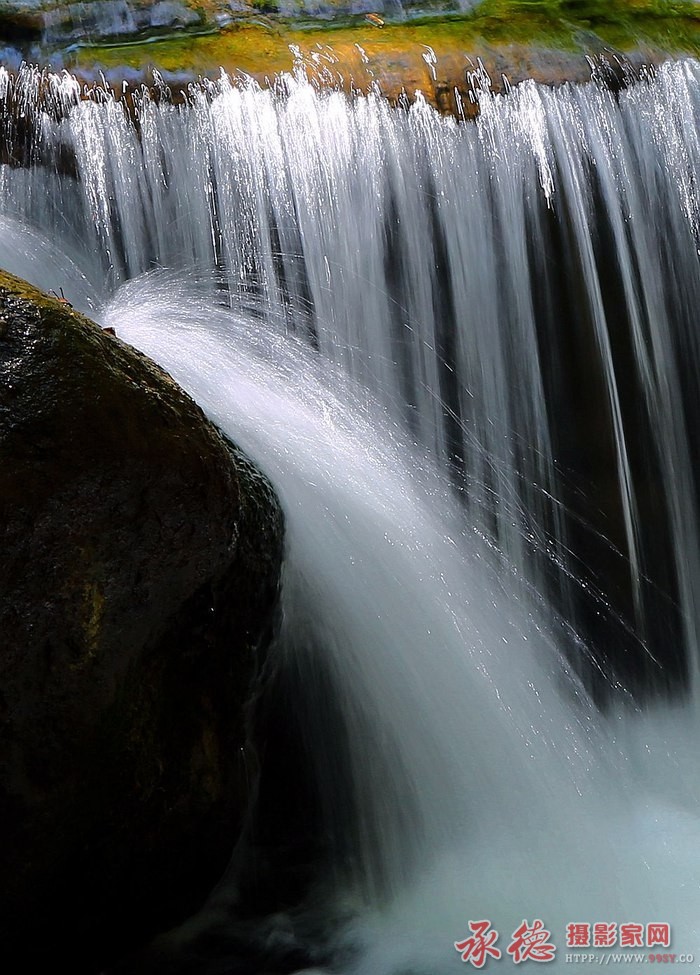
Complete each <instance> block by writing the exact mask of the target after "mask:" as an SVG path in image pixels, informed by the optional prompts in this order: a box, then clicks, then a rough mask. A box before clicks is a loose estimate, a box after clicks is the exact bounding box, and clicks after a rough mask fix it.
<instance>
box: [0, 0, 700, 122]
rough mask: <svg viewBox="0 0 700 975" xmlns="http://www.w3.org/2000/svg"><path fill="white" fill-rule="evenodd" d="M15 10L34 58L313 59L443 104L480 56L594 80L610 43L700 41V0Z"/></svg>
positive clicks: (624, 50) (681, 45) (187, 72)
mask: <svg viewBox="0 0 700 975" xmlns="http://www.w3.org/2000/svg"><path fill="white" fill-rule="evenodd" d="M122 8H123V9H122ZM4 24H5V25H7V24H13V25H14V28H13V29H5V31H4V37H5V38H7V39H8V40H9V42H10V43H15V44H16V45H17V46H18V50H19V49H21V54H22V56H24V57H25V58H28V59H31V60H35V61H39V62H46V61H49V62H50V63H51V64H52V66H54V67H57V68H63V67H66V68H68V69H69V70H71V71H74V72H75V73H76V74H78V76H80V77H81V78H84V79H85V80H88V81H93V80H99V78H100V77H101V74H102V73H103V72H104V74H105V75H106V77H107V78H108V80H109V81H110V82H112V83H113V84H114V85H115V86H116V85H120V84H121V81H122V80H123V79H124V78H126V79H127V80H131V81H132V82H134V83H141V82H142V81H144V80H148V79H149V78H150V76H151V72H152V70H153V69H157V70H158V71H159V72H160V73H161V74H163V76H164V77H165V80H166V81H167V82H168V83H174V84H186V83H187V82H189V81H191V80H192V79H195V78H197V77H199V76H200V75H201V76H209V77H211V76H213V75H216V74H218V71H219V69H220V68H221V67H223V68H224V69H225V70H226V71H228V72H230V73H235V72H236V71H243V72H245V73H247V74H250V75H252V76H254V77H255V78H256V79H258V80H260V81H261V82H263V83H264V82H265V79H267V78H272V77H274V76H275V75H277V74H279V73H280V72H284V71H289V70H291V69H292V68H293V67H294V65H295V60H296V62H297V63H298V61H299V59H302V60H304V62H305V63H306V64H307V66H308V70H309V72H310V73H311V74H312V75H314V74H315V75H316V76H317V77H319V78H322V79H323V80H324V81H326V82H328V81H330V82H331V83H333V81H334V80H337V81H338V82H339V83H342V84H344V86H345V87H346V88H347V87H350V85H352V86H353V87H356V88H359V89H360V90H366V89H367V88H368V87H369V86H370V85H372V84H373V83H378V84H379V86H380V88H381V89H382V90H383V91H384V92H385V94H387V95H388V97H390V98H392V97H396V96H397V95H398V94H399V93H400V92H401V91H402V89H405V90H406V91H407V92H408V93H409V94H411V93H412V92H413V91H414V90H415V89H417V88H420V89H421V90H423V91H425V92H426V93H427V95H428V97H429V99H431V100H432V101H434V102H436V103H438V104H439V103H440V100H441V92H444V91H451V90H452V89H453V88H454V87H458V88H462V87H463V86H464V78H465V71H467V70H469V69H470V68H471V67H472V66H473V65H475V64H476V62H477V60H478V59H481V60H482V61H483V63H484V64H485V65H486V67H487V70H489V72H490V73H491V74H492V76H493V77H494V78H495V79H499V78H500V75H501V74H502V73H503V74H506V75H507V76H508V78H509V80H510V81H511V82H517V81H519V80H521V79H522V78H525V77H534V78H535V79H537V80H541V81H544V82H548V83H557V82H560V81H565V80H573V81H579V80H586V79H587V78H588V77H589V76H590V70H589V66H588V62H587V61H586V58H587V57H591V56H596V55H599V54H600V53H601V52H608V54H609V55H611V56H612V57H613V58H614V57H615V56H616V55H617V54H623V55H629V56H631V58H632V61H633V62H637V63H639V62H647V63H658V62H659V61H661V60H662V59H663V58H664V57H667V56H669V55H678V54H691V55H700V3H699V2H697V0H467V2H466V3H465V2H464V0H461V2H458V0H427V2H418V0H404V3H403V4H402V3H399V2H398V0H156V2H153V0H133V2H129V3H126V0H89V2H87V3H75V4H65V3H64V4H58V3H56V2H55V0H44V2H41V0H13V2H12V3H7V2H4V0H0V36H3V34H2V27H3V25H4ZM13 31H14V33H13ZM13 37H14V38H15V40H14V41H13ZM2 60H3V54H2V45H1V44H0V62H2Z"/></svg>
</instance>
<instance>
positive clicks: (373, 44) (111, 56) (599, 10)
mask: <svg viewBox="0 0 700 975" xmlns="http://www.w3.org/2000/svg"><path fill="white" fill-rule="evenodd" d="M596 41H597V42H598V43H601V44H604V45H609V46H612V47H615V48H617V49H620V50H622V51H625V50H630V49H633V48H636V47H639V46H643V47H650V48H654V49H656V50H659V51H664V52H668V53H688V54H700V5H698V4H695V3H692V2H690V0H484V2H483V3H482V4H480V5H479V7H477V8H476V10H475V11H473V12H472V13H471V14H470V15H463V16H452V17H441V18H440V19H430V20H423V21H411V22H408V23H406V22H404V23H387V24H385V26H384V27H381V28H380V27H375V26H373V25H371V24H369V23H368V22H367V21H366V20H364V18H363V19H361V20H358V19H357V18H356V22H355V23H350V24H348V23H344V24H331V25H328V26H324V27H322V28H321V27H311V28H309V29H301V28H300V27H299V26H294V25H290V24H287V23H285V22H282V21H279V20H273V19H270V18H268V19H266V21H265V22H264V23H263V22H261V21H260V20H257V21H255V22H250V21H248V22H240V23H238V24H234V25H232V26H229V27H228V28H225V29H223V30H221V31H217V32H216V33H213V34H208V35H204V36H202V35H200V36H193V35H187V34H180V35H178V36H176V37H169V38H167V39H162V40H156V41H153V42H152V43H150V44H126V45H121V46H94V47H90V46H87V47H84V48H82V49H81V50H80V51H78V52H76V54H75V56H74V57H75V60H74V63H73V65H72V66H73V67H74V68H75V69H76V70H78V71H80V70H81V69H82V70H85V69H88V68H89V67H92V66H93V65H95V64H97V65H99V66H101V67H104V68H106V69H114V68H117V67H119V66H125V67H129V68H132V69H136V70H146V69H147V68H149V67H151V66H154V67H158V68H160V69H162V70H164V71H170V72H176V73H187V74H192V75H195V76H196V75H197V74H200V73H211V71H212V70H213V69H215V68H217V67H218V66H222V67H224V68H225V69H226V70H229V71H233V70H235V69H240V70H242V71H245V72H248V73H251V74H255V75H260V74H263V75H264V74H268V75H274V74H276V73H278V72H280V71H286V70H289V69H290V68H291V66H292V63H293V59H292V55H291V53H290V45H296V46H298V47H299V48H300V49H301V50H302V52H311V51H314V50H315V51H318V50H319V47H320V48H322V49H327V48H328V47H330V48H331V49H332V51H333V53H334V55H335V56H336V57H337V58H338V70H342V67H343V66H344V65H347V66H349V67H350V68H352V67H353V65H355V64H356V63H359V62H360V58H359V52H358V51H357V47H356V45H360V46H361V47H362V48H363V49H364V51H365V52H366V55H367V56H368V57H369V58H370V62H371V61H372V60H373V59H379V60H380V61H382V62H384V61H386V59H393V60H395V61H398V62H413V61H416V59H417V61H422V53H423V51H424V50H425V46H426V45H427V46H430V47H432V48H433V50H434V51H435V53H436V55H437V56H438V58H440V57H441V56H450V55H452V56H454V55H456V54H460V55H463V54H464V53H469V52H476V53H478V52H479V49H480V47H481V46H482V45H487V46H493V47H503V46H509V45H513V44H515V45H528V46H536V47H538V48H549V49H558V50H561V51H575V50H581V49H582V48H584V49H585V48H590V47H591V44H592V43H593V44H595V42H596Z"/></svg>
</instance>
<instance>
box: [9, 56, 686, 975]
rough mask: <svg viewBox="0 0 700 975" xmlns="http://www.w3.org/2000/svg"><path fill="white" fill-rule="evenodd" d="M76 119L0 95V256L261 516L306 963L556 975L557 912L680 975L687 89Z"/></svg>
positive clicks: (26, 97)
mask: <svg viewBox="0 0 700 975" xmlns="http://www.w3.org/2000/svg"><path fill="white" fill-rule="evenodd" d="M81 94H82V93H81V91H80V88H79V86H78V84H77V82H76V81H75V80H74V79H72V78H70V77H68V76H66V75H64V76H52V75H44V74H40V73H39V72H37V71H36V70H34V69H28V68H24V69H23V70H22V71H21V72H20V73H19V75H18V76H17V77H16V78H12V77H10V76H9V75H8V74H6V73H4V72H3V71H2V69H0V118H2V130H3V131H4V132H5V133H6V134H7V139H6V145H5V146H4V147H0V158H7V160H8V164H5V165H3V166H0V230H1V231H2V233H1V234H0V265H2V266H3V267H6V268H7V269H8V270H10V271H13V272H15V273H18V274H21V275H23V276H25V277H27V278H28V279H29V280H32V281H34V282H35V283H37V284H39V285H41V286H43V287H45V288H54V289H58V288H63V290H64V292H65V294H66V297H67V298H69V300H71V302H72V303H73V304H74V305H75V306H76V307H78V308H81V309H83V310H85V311H86V312H87V313H88V314H91V315H92V317H95V318H96V319H97V320H99V321H101V322H102V323H103V324H106V325H107V324H108V325H111V326H112V327H114V328H115V330H116V332H117V334H118V335H120V336H122V337H123V338H125V339H126V340H127V341H130V342H132V343H133V344H135V345H137V346H138V347H140V348H142V349H143V350H144V351H146V352H148V353H149V354H150V355H152V356H153V357H154V358H155V359H157V360H158V361H159V362H161V363H162V364H163V365H164V366H165V367H166V368H167V369H168V370H169V371H170V372H171V373H172V375H173V376H174V377H175V378H176V379H177V380H178V381H179V382H180V383H181V384H182V385H184V386H185V388H187V389H189V390H190V391H191V392H192V394H193V395H194V396H195V398H196V399H197V400H198V402H200V403H201V404H202V406H203V407H204V408H205V409H206V410H207V412H208V413H209V414H210V415H211V416H212V417H213V418H214V419H215V420H216V421H217V422H218V423H219V424H220V425H221V426H222V427H223V428H224V429H225V430H226V431H227V432H228V433H230V435H231V436H232V437H233V438H234V439H235V440H236V441H238V442H239V443H240V444H241V446H242V447H243V448H244V449H245V450H247V451H248V452H249V453H250V454H251V455H252V456H253V457H254V458H255V459H256V460H257V462H258V463H259V464H260V466H261V467H263V468H264V469H265V471H266V472H267V473H268V475H269V476H270V477H271V479H272V480H273V482H274V484H275V486H276V488H277V490H278V492H279V495H280V498H281V500H282V502H283V505H284V507H285V511H286V514H287V522H288V539H287V558H286V563H285V570H284V579H283V597H282V598H283V605H282V609H283V614H282V615H283V622H282V627H281V633H280V638H279V646H278V647H277V648H276V652H277V653H278V654H279V657H280V661H281V666H282V667H283V669H284V670H286V671H287V672H288V673H289V675H290V680H294V681H295V684H294V686H295V688H296V690H297V691H298V693H299V695H300V700H299V702H298V710H299V714H300V715H301V717H302V718H303V722H304V727H305V729H306V731H305V734H306V738H307V743H308V745H309V747H310V749H311V750H312V751H313V752H314V768H315V775H316V779H317V783H318V791H319V795H320V798H321V805H322V817H323V822H324V828H325V829H326V830H327V832H328V837H329V843H330V846H331V849H332V853H333V856H332V860H333V868H332V871H331V872H332V874H333V877H332V880H331V879H327V880H326V884H327V887H326V888H325V889H327V890H330V893H329V894H328V900H329V903H330V902H332V903H333V908H330V907H329V910H328V914H329V917H330V916H334V917H336V919H337V918H339V917H342V918H343V920H342V922H341V921H338V920H336V923H335V925H334V928H333V932H332V934H331V935H328V937H329V939H330V942H331V943H332V945H333V950H334V951H335V952H336V954H335V956H334V957H335V958H336V962H335V964H336V967H338V966H340V970H342V971H343V972H346V973H351V972H357V973H358V975H409V973H410V975H427V973H431V975H432V973H435V972H437V973H440V975H441V973H442V972H443V971H444V972H447V971H449V970H456V968H457V966H459V965H461V966H462V967H463V962H462V961H461V960H460V957H459V955H458V953H457V952H455V947H454V944H455V942H457V941H459V940H460V939H464V938H466V937H468V935H469V933H470V932H469V928H468V921H469V920H470V919H471V920H472V921H475V920H477V919H480V918H489V919H490V920H491V921H492V923H493V925H494V927H495V928H498V929H499V931H500V932H501V942H500V945H501V947H502V949H503V952H504V955H505V948H506V945H507V939H508V936H509V935H510V933H511V931H512V930H514V929H515V928H516V927H517V926H518V925H519V924H520V922H521V921H522V919H523V918H526V917H529V918H530V919H531V920H532V919H533V918H534V917H537V918H543V919H544V921H545V922H546V924H547V926H548V928H549V929H550V930H551V931H552V932H553V940H555V941H556V942H557V946H558V954H557V958H556V960H555V962H554V965H553V967H554V969H555V970H558V969H559V967H561V968H562V969H563V968H564V965H565V964H566V962H565V951H566V949H565V948H564V932H565V930H566V925H567V924H568V923H574V922H605V921H609V922H615V923H617V924H621V923H627V922H639V923H642V924H647V923H652V922H662V921H668V922H670V923H671V925H672V928H673V944H674V946H675V948H677V950H678V952H686V953H692V952H693V951H694V950H697V949H696V945H697V939H698V935H699V934H700V924H699V922H698V916H699V915H698V907H699V906H700V895H699V893H698V880H697V877H698V870H699V869H700V852H699V851H700V845H699V844H698V840H699V839H700V822H699V821H698V815H697V808H698V799H699V798H700V776H698V773H697V770H696V767H697V762H696V759H695V755H694V743H695V740H696V734H697V731H698V730H699V729H698V710H697V696H698V687H699V682H698V670H699V669H700V661H699V659H698V633H697V629H698V613H699V608H698V606H697V595H696V591H697V586H698V581H699V579H700V571H699V570H700V548H699V546H698V539H699V535H698V527H699V526H698V523H697V522H698V514H697V503H696V501H697V499H696V493H697V485H696V481H695V474H694V467H695V461H696V459H697V453H698V444H697V438H696V436H695V429H696V426H697V418H698V413H697V409H698V404H697V396H698V391H699V389H700V386H699V385H698V379H697V365H698V362H699V359H698V349H697V339H696V328H695V310H696V309H697V308H698V307H700V273H699V272H700V267H699V254H700V251H699V250H698V246H699V245H698V235H699V231H700V204H699V202H698V201H699V200H700V196H699V190H700V182H699V180H700V173H699V171H698V166H699V165H700V162H699V161H700V145H699V144H698V140H699V138H700V135H699V133H700V129H699V128H698V113H699V111H700V65H699V64H698V63H697V62H694V61H686V62H678V63H674V64H667V65H665V66H664V67H662V68H661V69H659V71H658V73H657V74H656V75H654V76H653V77H651V76H650V77H648V78H646V79H643V80H642V81H641V82H639V83H638V84H637V85H635V86H633V87H631V88H629V89H627V90H625V91H622V92H620V93H618V94H614V93H612V92H610V91H608V90H606V89H604V88H601V87H599V86H597V85H596V84H593V83H591V84H589V85H585V86H564V87H562V88H560V89H557V90H551V89H546V88H542V87H538V86H537V85H535V84H531V83H526V84H524V85H522V86H520V87H519V88H518V89H516V90H515V91H513V92H510V93H509V94H508V95H507V96H498V97H495V96H491V95H489V94H486V93H482V94H481V95H480V115H479V118H478V120H477V121H476V122H475V123H469V124H464V123H459V122H457V121H455V120H453V119H447V118H442V117H440V116H439V115H437V114H436V113H435V112H434V111H433V110H432V109H431V108H430V107H429V106H427V105H426V104H425V103H424V102H423V101H422V100H421V99H420V98H419V99H418V101H417V102H416V103H415V104H414V105H413V106H412V107H411V108H410V109H408V108H407V109H405V110H404V109H399V110H394V109H391V108H390V107H389V106H388V105H386V104H385V103H384V102H383V101H382V99H381V98H380V97H378V96H370V97H366V98H364V97H362V98H360V97H358V98H356V99H353V100H349V99H347V98H346V97H345V96H343V95H342V94H340V93H337V92H332V91H328V92H319V91H316V90H315V89H314V88H313V87H312V86H310V85H309V84H308V83H307V82H306V81H305V79H304V77H303V75H302V74H301V73H299V74H297V75H296V76H294V77H287V78H285V79H283V80H282V81H281V82H280V83H279V85H278V86H277V87H276V88H275V89H273V90H261V89H260V88H258V87H257V86H256V85H254V84H252V83H248V82H237V83H233V82H232V81H231V80H230V79H228V78H226V77H224V76H222V77H221V79H220V80H219V81H218V82H216V83H203V84H202V85H200V86H194V87H192V88H191V89H190V91H189V92H188V94H187V97H186V98H185V99H184V101H182V102H180V103H174V102H173V100H172V99H170V98H169V97H168V93H167V92H166V91H164V90H160V91H157V92H156V93H150V94H149V93H147V92H143V93H141V94H140V95H138V96H134V98H133V100H131V101H129V100H128V99H123V100H117V99H115V98H113V97H112V96H111V95H108V94H106V93H105V92H99V91H96V92H93V93H92V95H91V97H89V98H87V99H83V98H82V97H81ZM132 116H133V117H132ZM10 162H12V163H14V164H13V165H10V164H9V163H10ZM20 162H21V163H22V165H18V163H20ZM327 687H330V688H331V702H330V704H328V707H326V703H327V702H326V703H324V700H323V699H324V693H325V688H327ZM326 718H328V721H329V724H326ZM341 780H342V781H341ZM329 870H330V868H329ZM222 896H224V897H225V892H224V894H222ZM329 923H330V922H329ZM510 963H511V962H510V958H505V959H503V960H501V962H500V963H498V964H500V965H501V966H507V965H509V964H510ZM685 970H688V969H687V967H686V969H685Z"/></svg>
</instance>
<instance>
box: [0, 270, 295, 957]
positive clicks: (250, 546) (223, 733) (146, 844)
mask: <svg viewBox="0 0 700 975" xmlns="http://www.w3.org/2000/svg"><path fill="white" fill-rule="evenodd" d="M0 510H1V512H2V515H1V517H0V546H1V548H0V551H1V553H2V554H1V556H0V640H1V643H0V822H1V823H2V828H3V842H2V844H0V939H1V940H2V943H3V947H4V950H5V952H6V953H7V954H8V956H13V957H16V958H17V959H22V960H23V967H25V968H28V970H38V963H39V961H40V960H42V959H45V960H48V959H50V968H51V969H54V968H59V967H60V962H61V961H64V962H65V963H66V964H67V966H68V968H69V969H70V970H71V971H72V972H74V973H75V972H81V971H85V972H90V971H98V970H99V969H100V968H101V967H104V966H105V965H106V964H108V963H109V962H110V961H111V960H112V959H113V958H115V957H117V956H119V955H121V954H123V953H124V952H125V951H126V950H128V949H129V948H130V947H134V946H136V945H137V944H138V943H140V942H142V941H145V940H146V939H147V938H148V937H150V936H151V935H153V934H154V933H156V932H157V931H158V930H162V929H164V928H166V927H169V926H171V925H173V924H176V923H178V922H179V921H181V920H182V919H183V918H184V917H186V916H187V915H188V914H189V913H191V912H192V911H193V910H195V909H196V908H197V907H198V906H199V904H200V902H201V901H202V899H203V898H204V897H205V895H206V894H207V892H208V890H209V889H210V888H211V886H212V885H213V884H214V883H215V882H216V880H217V879H218V877H219V875H220V874H221V872H222V871H223V869H224V868H225V866H226V863H227V860H228V857H229V855H230V852H231V849H232V847H233V844H234V842H235V841H236V837H237V833H238V830H239V828H240V825H241V822H242V818H243V814H244V810H245V807H246V803H247V799H248V795H249V788H250V784H251V781H252V780H253V779H254V774H253V767H254V765H255V760H254V756H253V755H252V754H251V753H250V752H249V750H248V748H247V743H246V702H247V700H248V697H249V694H250V687H251V681H252V679H253V676H254V674H255V673H256V670H257V666H258V663H259V661H258V659H257V658H258V656H259V655H260V652H261V648H263V647H264V645H265V643H266V641H267V639H268V638H269V631H270V627H271V623H272V619H273V614H274V606H275V603H276V596H277V589H278V581H279V568H280V562H281V553H282V518H281V513H280V510H279V507H278V505H277V502H276V500H275V497H274V494H273V492H272V490H271V488H270V487H269V485H268V483H267V482H266V481H265V479H264V478H263V477H262V476H261V475H260V474H259V473H258V472H257V471H255V469H254V468H253V467H252V465H250V463H249V462H248V461H247V460H246V459H245V458H244V457H243V456H242V455H241V454H240V453H238V452H237V451H236V450H235V448H233V447H232V446H231V445H230V444H228V443H227V442H226V441H225V440H224V438H223V437H222V436H221V435H220V433H219V432H218V431H217V430H216V428H215V427H213V426H212V424H210V423H209V422H208V421H207V420H206V418H205V417H204V415H203V413H202V412H201V410H200V409H199V408H198V407H197V406H196V405H195V403H194V402H192V400H191V399H190V398H189V397H188V396H187V395H186V394H185V393H184V392H183V391H182V390H181V389H180V388H179V387H178V386H177V385H176V384H175V383H174V382H173V380H172V379H171V378H170V377H169V376H168V375H167V374H166V373H164V372H163V371H162V370H161V369H160V368H158V367H157V366H156V365H155V364H154V363H152V362H151V361H150V360H148V359H147V358H146V357H145V356H143V355H141V354H140V353H138V352H137V351H135V350H134V349H132V348H130V347H129V346H127V345H125V344H124V343H122V342H121V341H119V340H118V339H116V338H114V337H112V336H110V335H108V334H106V333H105V332H103V331H102V330H101V329H100V328H99V327H98V326H96V325H94V324H93V323H91V322H89V321H88V320H87V319H85V318H83V317H82V316H80V315H79V314H77V313H76V312H74V311H73V310H72V309H71V308H70V307H69V306H66V305H62V304H60V303H59V302H57V301H55V300H53V299H51V298H48V297H47V296H45V295H42V294H41V293H40V292H37V291H35V290H34V289H33V288H31V287H30V286H28V285H26V284H25V283H24V282H21V281H19V280H18V279H16V278H12V277H10V276H9V275H4V274H2V273H0Z"/></svg>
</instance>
